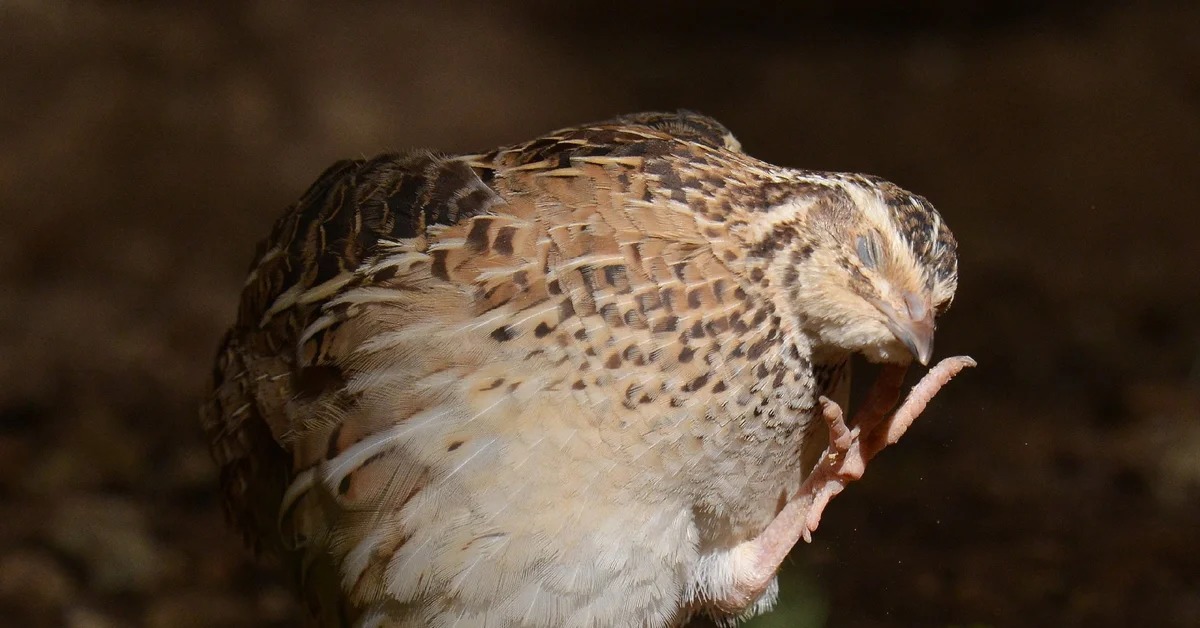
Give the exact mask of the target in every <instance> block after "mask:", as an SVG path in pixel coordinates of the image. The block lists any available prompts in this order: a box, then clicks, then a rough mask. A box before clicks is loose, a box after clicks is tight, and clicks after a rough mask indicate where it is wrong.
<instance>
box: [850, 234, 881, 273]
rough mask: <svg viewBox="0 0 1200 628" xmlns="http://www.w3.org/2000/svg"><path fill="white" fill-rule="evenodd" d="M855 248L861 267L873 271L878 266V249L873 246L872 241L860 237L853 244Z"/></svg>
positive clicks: (873, 242) (873, 241) (862, 236)
mask: <svg viewBox="0 0 1200 628" xmlns="http://www.w3.org/2000/svg"><path fill="white" fill-rule="evenodd" d="M855 248H856V249H857V250H858V259H860V260H862V263H863V266H866V267H867V268H871V269H873V268H875V267H876V266H878V265H879V247H877V246H876V245H875V240H874V239H872V238H869V237H867V236H865V235H860V236H858V240H857V241H856V242H855Z"/></svg>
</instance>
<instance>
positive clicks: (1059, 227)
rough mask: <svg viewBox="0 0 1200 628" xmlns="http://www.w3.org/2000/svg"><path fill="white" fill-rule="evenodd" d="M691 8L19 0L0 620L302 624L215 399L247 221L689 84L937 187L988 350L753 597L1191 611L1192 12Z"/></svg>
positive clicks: (826, 158) (763, 122)
mask: <svg viewBox="0 0 1200 628" xmlns="http://www.w3.org/2000/svg"><path fill="white" fill-rule="evenodd" d="M708 5H709V3H700V4H692V3H681V2H680V3H667V4H662V5H654V6H652V7H643V8H641V9H634V8H632V6H633V5H632V4H631V5H629V6H627V7H625V8H620V6H619V3H603V4H593V3H586V4H585V3H556V4H555V5H553V6H551V5H550V4H549V3H536V4H534V3H527V4H526V3H515V4H514V3H478V4H467V3H459V2H449V3H445V2H444V3H440V4H436V3H421V4H418V3H412V5H411V6H404V5H403V4H393V3H367V4H358V5H354V6H349V5H334V4H320V3H315V2H289V1H285V0H264V1H259V2H248V3H236V4H235V3H207V4H205V3H195V4H184V3H178V4H176V3H145V2H98V1H78V2H73V1H67V0H45V1H42V2H37V1H33V0H15V1H14V0H10V1H8V2H3V3H0V40H2V41H3V44H0V45H2V46H3V50H4V53H3V54H2V55H0V86H2V88H0V91H2V92H3V95H2V96H0V212H2V214H0V217H2V220H0V286H2V288H0V625H5V626H60V625H65V626H72V627H80V628H82V627H103V626H123V625H144V626H152V627H174V626H286V625H293V624H294V623H295V622H296V618H297V617H298V615H297V611H296V610H295V607H294V606H293V603H292V601H291V598H290V596H289V593H288V590H287V588H286V586H285V585H284V584H283V580H282V579H281V578H280V577H278V576H277V575H275V573H274V572H273V571H272V570H271V568H270V567H269V566H260V565H256V563H255V562H254V561H253V560H252V558H251V557H250V556H249V554H248V553H247V552H246V551H244V550H243V549H242V548H241V547H240V544H239V541H238V539H237V538H236V537H235V536H234V535H233V534H232V533H231V532H229V531H228V530H227V529H226V528H225V526H224V524H223V521H222V517H221V513H220V510H219V507H218V503H217V500H216V495H215V491H214V487H215V483H216V478H215V470H214V468H213V467H212V465H211V463H210V461H209V458H208V454H207V451H206V449H205V447H204V445H203V443H202V441H201V436H200V430H199V427H198V425H197V421H196V406H197V404H198V401H199V398H200V395H201V393H202V391H203V387H204V384H205V378H206V377H207V374H208V372H209V369H210V364H211V358H212V355H213V352H214V350H215V347H216V342H217V338H218V336H219V334H220V333H221V330H222V328H223V326H225V325H227V324H228V323H229V322H231V321H232V317H233V312H234V305H235V301H236V298H237V293H238V291H239V287H240V285H241V281H242V278H243V274H244V272H245V269H246V265H247V263H248V262H249V259H250V255H251V252H252V250H253V245H254V243H255V242H256V240H258V239H259V238H260V237H262V236H263V235H264V234H265V233H266V230H267V228H268V226H269V225H270V223H271V222H272V221H273V219H274V217H275V216H276V215H277V214H278V212H279V211H281V210H282V208H283V207H284V206H286V205H287V204H289V203H290V202H291V201H292V200H293V199H295V198H296V197H298V195H299V194H300V193H301V192H302V191H303V190H304V188H305V187H306V186H307V185H308V183H309V182H310V181H311V180H312V179H313V178H315V176H316V175H317V174H318V173H319V172H320V171H321V170H322V168H323V167H324V166H325V165H327V164H328V163H330V162H332V161H333V160H334V159H337V158H340V157H347V156H360V155H370V154H373V153H376V152H380V151H382V150H386V149H395V148H407V147H417V146H423V147H435V148H439V149H443V150H448V151H459V150H470V149H477V148H485V147H490V146H495V145H499V144H502V143H508V142H514V141H519V140H523V139H527V138H529V137H531V136H533V135H534V134H536V133H539V132H542V131H546V130H550V129H553V128H556V127H560V126H563V125H567V124H571V123H576V122H582V121H587V120H594V119H600V118H606V117H609V116H611V115H613V114H618V113H625V112H631V111H637V110H646V109H662V108H669V109H673V108H677V107H687V108H690V109H695V110H698V111H702V112H705V113H708V114H711V115H713V116H715V117H717V118H718V119H720V120H722V121H723V122H725V123H726V125H727V126H729V127H730V128H731V129H733V130H734V132H735V133H737V135H738V136H739V138H740V139H741V141H742V143H743V144H744V145H745V146H746V148H747V150H748V151H749V152H751V153H752V154H755V155H756V156H759V157H763V158H765V159H768V160H770V161H773V162H775V163H780V164H786V165H794V166H800V167H805V168H814V169H826V170H852V171H863V172H870V173H874V174H878V175H881V176H884V177H886V178H889V179H891V180H894V181H896V182H898V183H900V184H901V185H903V186H905V187H907V188H909V189H912V190H915V191H917V192H919V193H921V194H924V195H925V196H927V197H928V198H929V199H931V200H932V201H933V202H934V203H935V204H936V205H937V206H938V207H939V208H940V210H941V211H942V213H943V215H944V216H945V217H946V219H947V221H948V222H949V224H950V225H951V226H952V227H953V228H954V230H955V233H956V234H957V235H958V238H959V241H960V245H961V256H962V264H961V276H962V283H961V288H960V291H959V295H958V298H957V299H956V302H955V306H954V308H953V309H952V310H951V311H950V313H949V314H948V315H947V317H946V318H945V319H944V322H943V323H942V327H941V329H940V330H939V339H938V346H939V353H941V354H942V355H949V354H952V353H966V354H970V355H972V356H974V357H976V358H977V359H978V361H979V364H980V366H979V368H978V369H976V370H974V371H971V372H968V373H967V374H965V375H963V376H962V377H960V378H959V379H958V380H956V381H955V382H954V383H953V384H952V385H951V386H950V387H949V388H948V389H947V390H945V391H944V393H943V395H942V396H940V397H939V398H938V400H937V401H935V403H934V404H933V406H932V407H931V409H930V410H929V412H928V413H927V414H926V416H924V417H923V418H922V420H921V421H920V422H919V423H918V424H917V425H916V426H915V427H914V428H913V430H911V431H910V432H909V434H908V435H907V436H906V437H905V440H904V441H903V442H902V443H901V444H900V445H899V446H897V447H895V448H893V449H889V450H888V451H887V452H886V453H885V454H884V455H883V456H882V457H881V458H880V459H878V460H877V461H876V463H875V464H873V465H872V468H871V469H870V470H869V472H868V474H867V478H866V479H865V480H864V481H863V482H861V483H859V484H857V485H854V486H852V487H851V488H850V490H848V491H847V493H846V494H845V495H843V496H842V497H840V498H839V499H838V500H836V501H835V502H834V504H833V505H832V507H831V508H830V510H829V511H828V513H827V515H826V518H825V520H824V522H823V525H822V527H821V529H820V530H819V531H818V533H817V538H816V540H815V542H814V543H813V544H812V545H809V546H804V547H800V548H798V549H797V551H795V552H794V553H793V558H792V560H791V561H790V564H789V566H788V571H787V574H786V578H785V583H784V591H783V597H784V603H783V605H782V606H783V610H782V611H780V612H779V613H777V614H775V615H774V616H772V617H771V618H770V619H767V620H763V621H761V622H760V623H756V624H755V625H756V626H759V627H766V626H807V625H829V626H863V627H869V626H1051V625H1054V626H1129V625H1142V626H1200V500H1198V499H1197V498H1198V497H1200V262H1198V261H1197V236H1196V234H1197V227H1198V226H1200V219H1198V218H1197V216H1200V206H1198V205H1197V200H1196V198H1197V194H1196V189H1197V187H1196V186H1197V181H1200V36H1197V35H1196V33H1197V32H1198V31H1200V8H1197V5H1195V4H1194V3H1183V2H1162V3H1151V2H1142V3H1137V2H1135V3H1122V4H1121V5H1120V6H1118V5H1117V4H1116V3H1113V4H1095V5H1086V6H1085V5H1071V8H1065V6H1064V5H1059V6H1060V7H1063V8H1059V9H1055V10H1049V9H1041V8H1038V7H1039V6H1040V3H1033V2H1017V3H1013V2H999V1H983V2H973V3H959V2H950V1H949V0H946V1H935V2H923V3H913V6H915V7H919V8H908V9H900V8H897V7H900V6H908V4H907V3H888V2H881V1H871V0H854V1H851V2H848V3H833V4H829V5H826V4H824V3H815V2H800V3H794V4H791V5H788V6H789V7H791V8H786V9H785V8H775V9H769V10H768V9H759V10H754V11H751V10H749V9H742V10H739V11H736V12H724V11H720V10H717V9H712V8H709V6H708ZM781 5H782V3H781ZM833 7H836V8H833Z"/></svg>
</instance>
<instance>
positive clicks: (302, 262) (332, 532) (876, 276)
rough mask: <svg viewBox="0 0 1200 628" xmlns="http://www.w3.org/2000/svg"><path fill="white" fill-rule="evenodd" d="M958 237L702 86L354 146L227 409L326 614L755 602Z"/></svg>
mask: <svg viewBox="0 0 1200 628" xmlns="http://www.w3.org/2000/svg"><path fill="white" fill-rule="evenodd" d="M860 236H862V238H861V239H860ZM862 247H865V248H866V252H865V253H858V251H859V250H860V249H861V248H862ZM864 256H865V257H864ZM956 259H957V258H956V251H955V244H954V240H953V237H952V236H951V234H950V231H949V230H948V229H947V228H945V227H944V225H943V224H942V221H941V218H940V217H939V216H938V215H937V213H936V212H934V210H933V208H932V207H931V206H930V205H929V204H928V203H927V202H926V201H925V200H924V199H921V198H920V197H917V196H914V195H911V194H909V193H907V192H905V191H903V190H901V189H899V188H897V187H896V186H894V185H892V184H890V183H887V182H885V181H882V180H879V179H876V178H872V177H867V176H863V175H855V174H840V173H818V172H809V171H800V170H792V169H787V168H781V167H778V166H773V165H770V164H767V163H764V162H762V161H759V160H756V159H754V158H752V157H750V156H748V155H746V154H744V153H742V152H741V148H740V145H739V144H738V143H737V141H736V140H735V139H734V138H733V136H732V135H731V134H729V132H728V131H727V130H726V129H725V128H724V127H723V126H721V125H720V124H719V123H717V122H715V121H713V120H711V119H709V118H705V117H703V116H699V115H696V114H690V113H686V112H681V113H678V114H635V115H631V116H624V117H621V118H617V119H615V120H611V121H607V122H603V123H597V124H591V125H584V126H580V127H573V128H568V129H564V130H561V131H557V132H555V133H551V134H549V135H546V136H544V137H541V138H538V139H536V140H533V141H530V142H527V143H524V144H521V145H517V146H514V147H508V148H502V149H498V150H495V151H491V152H488V153H482V154H474V155H461V156H445V155H439V154H435V153H428V152H412V153H405V154H389V155H382V156H380V157H377V158H374V159H370V160H360V161H346V162H340V163H338V164H336V165H334V166H333V167H331V168H330V169H329V170H327V171H326V172H325V173H324V174H323V175H321V177H320V178H319V179H318V181H317V182H316V183H315V184H314V185H313V186H312V187H311V188H310V189H309V191H308V192H307V193H306V194H305V195H304V197H303V198H302V199H301V200H300V201H299V202H298V203H297V204H296V205H295V206H293V207H292V208H291V209H290V210H289V211H288V212H287V213H286V215H285V216H284V217H283V218H281V219H280V221H279V222H278V223H277V224H276V225H275V228H274V229H273V231H272V234H271V236H270V237H269V238H268V239H267V240H266V241H265V242H264V243H263V245H262V246H261V247H260V249H259V252H258V254H257V255H256V257H255V261H254V263H253V264H252V266H251V272H250V276H249V278H248V279H247V282H246V286H245V290H244V292H243V297H242V303H241V308H240V310H239V312H238V320H237V323H236V324H235V325H234V327H233V328H232V329H231V330H230V332H229V334H228V335H227V336H226V338H225V341H224V345H223V348H222V350H221V352H220V354H219V357H218V361H217V367H216V371H215V373H214V389H213V394H212V397H211V401H210V403H209V404H208V406H207V407H206V409H205V412H204V423H205V427H206V430H207V432H208V434H209V436H210V438H211V441H212V444H213V445H212V447H213V452H214V455H215V457H216V459H217V461H218V463H219V464H220V465H221V468H222V483H223V486H224V489H225V492H226V495H227V498H228V504H229V509H230V512H231V513H232V514H233V516H234V518H235V520H236V521H237V523H238V524H239V526H240V527H241V529H242V530H243V531H244V533H245V534H246V536H247V538H248V539H250V540H251V541H252V542H253V543H255V544H256V545H260V546H265V547H267V548H269V549H271V550H274V551H278V552H280V553H282V554H283V555H284V556H285V557H289V558H290V559H292V560H293V561H294V564H295V566H296V570H297V573H298V574H299V575H300V579H301V581H302V586H303V588H304V589H305V591H306V592H307V593H306V594H307V596H308V599H309V601H310V603H311V604H312V606H313V609H314V612H315V614H316V616H317V617H319V618H320V619H321V621H323V622H324V623H325V624H326V625H338V624H341V623H344V624H347V625H349V624H353V623H355V622H358V623H360V624H362V625H400V626H452V625H458V626H482V625H485V624H486V625H488V626H647V627H659V626H676V625H682V624H683V623H684V622H686V621H687V620H688V619H689V618H690V617H693V616H712V617H714V618H716V619H722V618H730V617H736V616H737V615H739V614H741V613H742V611H743V610H746V609H740V608H739V609H728V608H723V607H722V606H721V605H720V604H718V603H716V602H717V601H719V600H720V599H722V596H723V595H724V592H725V590H726V589H727V588H728V587H729V586H730V584H729V581H730V577H731V576H730V574H729V573H728V572H729V571H730V567H729V565H728V564H727V563H728V561H727V560H726V558H725V557H726V556H727V555H728V554H729V553H730V552H731V550H732V548H734V547H735V546H737V545H738V544H739V543H743V542H745V541H747V540H748V539H753V538H754V537H755V536H756V535H758V534H759V533H760V532H761V531H762V530H763V529H764V528H765V527H766V526H767V525H768V524H769V523H770V522H771V520H772V519H773V518H774V517H775V516H776V514H777V513H778V512H779V510H780V508H781V507H782V505H783V504H784V503H786V502H787V500H788V499H789V496H791V495H793V494H794V493H795V491H796V490H797V488H798V487H799V486H800V483H801V481H802V480H803V478H804V475H805V473H806V472H807V471H808V470H809V469H810V468H811V467H812V465H813V463H814V461H815V459H816V456H817V455H818V454H819V453H820V452H821V450H822V449H823V448H824V446H825V443H826V439H825V437H824V429H825V427H824V424H823V423H822V422H821V421H820V420H819V419H818V414H819V412H818V409H817V398H818V396H819V395H822V394H824V395H829V396H834V397H835V398H836V397H841V396H844V394H845V392H846V388H847V386H846V384H847V382H848V381H849V367H848V363H847V359H848V357H849V355H850V354H851V353H852V352H861V353H863V354H865V355H867V356H868V357H869V358H870V359H873V360H876V361H883V362H907V361H908V360H909V359H910V358H911V355H912V351H915V350H914V349H913V347H914V346H915V345H914V344H913V342H917V344H921V343H922V342H925V343H926V344H927V340H930V339H931V334H932V316H933V312H934V310H940V309H943V308H944V307H945V306H946V305H948V303H949V301H950V300H951V298H952V297H953V293H954V289H955V283H956ZM922 308H925V309H926V310H928V311H925V310H923V309H922ZM898 313H899V314H898ZM910 315H911V316H910ZM906 317H907V318H906ZM908 319H912V320H908ZM917 319H920V320H921V321H923V322H921V324H923V325H926V326H927V327H928V329H927V332H920V333H919V334H918V336H919V335H920V334H925V335H928V336H929V338H928V339H926V338H924V336H922V337H921V338H918V339H917V341H913V340H912V338H908V340H907V341H905V340H904V339H903V338H901V337H900V336H904V335H905V334H909V332H910V331H911V329H910V327H911V326H910V327H905V325H908V323H911V322H912V321H913V320H917ZM897 320H899V323H897V322H896V321H897ZM897 324H899V325H900V327H896V325H897ZM919 326H920V325H918V327H919ZM897 329H900V330H901V331H897ZM922 329H924V328H922ZM913 333H916V332H913ZM897 334H899V335H897ZM909 335H911V334H909ZM906 342H907V345H906ZM922 350H923V351H924V350H925V349H922ZM925 357H927V356H923V359H924V358H925ZM843 405H844V404H843ZM772 596H773V588H772V590H770V591H767V592H766V593H765V594H764V595H762V596H761V597H760V598H759V599H758V601H757V602H754V603H752V604H750V605H749V606H750V607H749V609H748V611H749V612H751V613H753V612H758V611H761V610H764V609H766V608H768V607H769V606H770V604H771V602H772V600H771V598H772Z"/></svg>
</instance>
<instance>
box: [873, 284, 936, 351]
mask: <svg viewBox="0 0 1200 628" xmlns="http://www.w3.org/2000/svg"><path fill="white" fill-rule="evenodd" d="M904 305H905V308H904V309H905V311H904V312H897V311H895V309H893V308H892V307H890V306H888V305H885V304H883V303H876V304H875V306H876V307H878V308H879V311H881V312H883V314H884V316H886V317H887V319H888V320H887V326H888V329H890V330H891V331H892V333H893V334H895V335H896V339H898V340H899V341H900V342H901V343H903V344H904V346H905V347H908V350H909V351H910V352H912V354H913V357H914V358H916V359H917V361H918V362H920V363H921V365H922V366H926V365H928V364H929V358H931V357H933V331H934V324H933V308H932V307H929V305H928V304H927V303H926V301H925V299H924V298H922V297H919V296H917V295H915V294H912V293H908V294H905V295H904Z"/></svg>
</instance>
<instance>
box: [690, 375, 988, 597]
mask: <svg viewBox="0 0 1200 628" xmlns="http://www.w3.org/2000/svg"><path fill="white" fill-rule="evenodd" d="M969 366H975V360H973V359H971V358H969V357H966V356H956V357H952V358H946V359H945V360H942V361H941V362H939V363H938V364H937V366H934V367H933V368H932V369H929V372H928V373H926V374H925V376H924V377H922V378H921V381H919V382H917V385H916V386H913V389H912V391H910V392H909V394H908V398H907V399H905V400H904V403H903V404H902V405H901V406H900V407H899V408H898V409H897V410H896V411H895V412H894V413H892V414H891V416H888V412H889V411H890V410H891V409H892V408H893V407H895V405H896V401H897V400H898V399H899V398H900V387H901V385H902V384H903V382H904V374H905V372H906V371H907V370H908V367H907V366H895V365H887V366H884V367H883V370H882V372H881V373H880V374H879V378H878V379H876V380H875V383H874V384H873V385H872V386H871V391H870V392H869V393H868V395H867V399H866V401H865V402H864V403H863V406H862V407H861V408H859V410H858V412H857V413H855V415H854V422H853V424H854V427H853V428H850V427H849V426H847V425H846V422H845V420H844V418H843V416H842V408H841V407H839V406H838V405H837V404H836V403H834V402H832V401H830V400H829V399H828V398H826V397H821V399H820V403H821V414H822V417H823V418H824V419H825V423H826V424H827V425H828V426H829V446H828V447H826V448H825V453H824V454H822V456H821V458H820V460H819V461H818V462H817V464H816V466H815V467H814V468H813V470H812V472H811V473H810V474H809V475H808V477H807V478H805V480H804V483H803V484H801V485H800V490H799V491H797V493H796V495H795V496H794V497H792V499H791V501H789V502H788V504H787V505H786V506H784V508H783V510H781V511H780V512H779V514H778V515H776V516H775V519H774V520H773V521H772V522H771V523H770V524H769V525H768V526H767V528H766V529H765V530H763V532H762V534H760V535H758V537H757V538H755V539H754V540H752V541H746V542H744V543H742V544H740V545H738V546H737V547H736V548H734V550H733V556H732V559H733V560H732V567H733V569H734V578H735V582H734V587H733V590H732V591H730V592H729V593H728V595H727V596H726V598H725V599H721V600H714V601H713V602H714V603H715V604H716V606H717V607H718V608H721V609H722V610H725V611H731V612H737V611H739V610H741V609H744V608H747V607H748V606H749V605H750V604H752V603H753V602H754V601H755V600H757V599H758V598H759V596H761V595H762V594H763V592H764V591H766V589H767V586H768V585H769V584H770V582H771V579H772V578H774V577H775V572H776V571H778V570H779V565H780V564H782V563H783V559H784V558H785V557H787V555H788V552H790V551H791V549H792V547H793V546H795V545H796V542H797V541H799V540H800V539H801V538H803V539H804V540H805V542H811V541H812V533H813V531H815V530H816V529H817V525H818V524H820V522H821V513H822V512H823V511H824V510H825V507H826V506H827V505H828V504H829V501H830V500H831V499H833V498H834V496H836V495H837V494H838V493H840V492H842V489H844V488H846V485H847V484H849V483H850V482H853V481H854V480H857V479H859V478H860V477H862V475H863V472H864V471H866V468H867V463H868V462H869V461H870V460H871V458H874V457H875V455H876V454H878V453H879V452H880V451H882V450H883V449H884V448H885V447H887V446H888V445H891V444H893V443H895V442H896V441H897V440H899V439H900V437H901V436H902V435H904V432H905V431H906V430H907V429H908V426H910V425H912V422H913V421H914V420H916V418H917V417H918V416H920V415H921V412H923V411H924V410H925V406H926V405H927V404H928V403H929V401H930V400H931V399H933V397H934V395H936V394H937V392H938V391H939V390H941V388H942V386H945V385H946V383H947V382H949V381H950V380H951V379H952V378H953V377H954V376H955V375H957V374H958V373H959V371H961V370H963V369H964V368H966V367H969Z"/></svg>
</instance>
